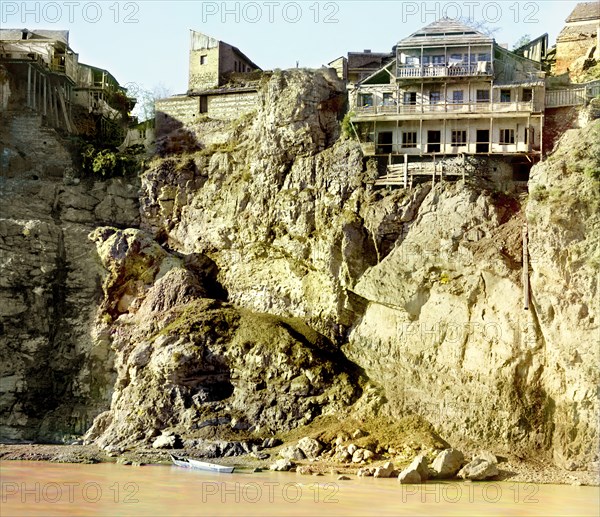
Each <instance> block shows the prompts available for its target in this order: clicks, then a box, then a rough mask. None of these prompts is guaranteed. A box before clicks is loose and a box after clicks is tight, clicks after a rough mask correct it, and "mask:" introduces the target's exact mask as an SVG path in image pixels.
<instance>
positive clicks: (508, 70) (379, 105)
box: [351, 19, 545, 163]
mask: <svg viewBox="0 0 600 517" xmlns="http://www.w3.org/2000/svg"><path fill="white" fill-rule="evenodd" d="M395 49H396V58H395V59H394V60H392V61H391V62H389V63H388V64H387V65H385V66H383V67H382V68H381V69H380V70H378V71H377V72H375V73H373V74H372V75H371V76H370V77H368V78H366V79H365V80H363V81H362V82H360V83H359V85H358V86H357V87H356V88H355V89H354V90H353V91H352V92H351V104H352V105H353V108H352V110H353V114H352V117H351V122H352V125H353V127H354V128H355V130H356V134H357V136H358V137H359V139H360V141H361V144H362V146H363V151H364V153H365V155H384V156H386V157H389V158H390V160H389V161H390V162H392V161H394V160H393V159H392V158H393V156H394V155H404V156H405V157H407V159H411V158H410V157H421V158H420V160H423V159H429V160H431V159H432V158H433V157H436V158H437V157H441V156H452V155H459V154H479V155H496V156H498V157H509V158H510V160H509V161H512V162H513V163H514V162H515V161H521V162H522V163H523V162H524V163H532V162H534V161H535V160H537V159H539V156H540V150H541V143H542V128H543V110H544V91H545V86H544V73H543V72H541V71H540V69H541V65H540V63H538V62H535V61H532V60H529V59H527V58H524V57H522V56H518V55H516V54H514V53H512V52H509V51H508V50H506V49H505V48H503V47H501V46H500V45H498V44H497V43H496V42H495V41H494V39H493V38H491V37H489V36H487V35H485V34H483V33H481V32H479V31H477V30H475V29H473V28H471V27H468V26H465V25H463V24H461V23H459V22H456V21H454V20H450V19H442V20H439V21H437V22H434V23H432V24H430V25H428V26H426V27H424V28H422V29H420V30H419V31H417V32H415V33H414V34H411V35H410V36H409V37H407V38H405V39H403V40H401V41H400V42H399V43H398V44H397V46H396V47H395ZM515 157H519V158H520V160H514V158H515ZM412 159H415V158H412Z"/></svg>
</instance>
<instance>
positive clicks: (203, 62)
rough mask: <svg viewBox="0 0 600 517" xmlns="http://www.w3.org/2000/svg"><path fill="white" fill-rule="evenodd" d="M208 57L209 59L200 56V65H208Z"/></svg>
mask: <svg viewBox="0 0 600 517" xmlns="http://www.w3.org/2000/svg"><path fill="white" fill-rule="evenodd" d="M206 57H207V56H206V55H204V56H200V64H201V65H205V64H206Z"/></svg>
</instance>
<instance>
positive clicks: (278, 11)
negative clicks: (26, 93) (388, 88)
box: [0, 0, 577, 94]
mask: <svg viewBox="0 0 600 517" xmlns="http://www.w3.org/2000/svg"><path fill="white" fill-rule="evenodd" d="M576 4H577V2H576V1H569V0H537V1H530V0H508V1H502V0H499V1H487V0H457V1H419V0H372V1H368V0H336V1H327V0H323V1H315V0H308V1H287V0H264V1H263V0H257V1H197V0H188V1H161V0H138V1H115V0H108V1H86V0H65V1H62V0H57V1H38V2H23V1H10V0H2V1H0V27H3V28H28V29H36V28H37V29H53V30H69V31H70V40H69V43H70V46H71V48H72V49H73V50H74V51H75V52H77V53H79V60H80V61H81V62H83V63H88V64H91V65H94V66H98V67H100V68H105V69H107V70H109V71H110V72H111V73H112V74H113V75H114V76H115V77H116V79H117V80H118V81H119V82H120V83H121V84H122V85H125V86H127V84H128V83H136V84H137V85H139V86H141V87H143V88H145V89H149V90H152V89H154V88H157V87H159V88H160V89H161V90H162V91H166V92H168V93H171V94H175V93H184V92H185V91H186V90H187V76H188V51H189V30H190V29H194V30H197V31H200V32H204V33H205V34H208V35H210V36H213V37H215V38H217V39H220V40H222V41H225V42H227V43H230V44H232V45H234V46H237V47H238V48H240V49H241V50H242V51H243V52H244V53H245V54H246V55H247V56H248V57H249V58H250V59H252V60H253V61H254V62H255V63H256V64H257V65H259V66H260V67H261V68H263V69H264V70H268V69H275V68H282V69H285V68H292V67H295V66H296V63H297V62H298V63H299V66H301V67H310V68H318V67H321V66H322V65H325V64H327V63H328V62H330V61H332V60H333V59H335V58H337V57H339V56H341V55H345V54H347V53H348V52H349V51H362V50H364V49H371V50H372V51H373V52H389V51H390V50H391V48H392V46H393V45H394V44H396V43H397V42H398V40H400V39H402V38H405V37H406V36H408V35H410V34H411V33H413V32H415V31H416V30H418V29H419V28H421V27H423V26H425V25H427V24H429V23H432V22H433V21H435V20H436V19H439V18H441V17H443V16H444V15H446V16H448V17H450V18H458V17H463V18H470V19H474V20H476V21H478V22H482V21H483V22H485V23H486V24H487V26H488V27H490V28H497V29H498V30H497V32H495V33H494V37H495V38H496V41H497V42H498V43H507V44H508V45H509V48H512V47H513V44H514V43H515V42H516V41H517V40H518V39H519V38H520V37H521V36H523V35H524V34H529V35H530V36H532V37H537V36H539V35H541V34H543V33H545V32H547V33H548V34H549V37H550V45H553V44H554V43H555V41H556V37H557V35H558V33H559V32H560V30H561V28H562V27H563V25H564V20H565V19H566V18H567V16H568V15H569V13H570V12H571V11H572V9H573V7H574V6H575V5H576Z"/></svg>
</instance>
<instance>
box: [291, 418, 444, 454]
mask: <svg viewBox="0 0 600 517" xmlns="http://www.w3.org/2000/svg"><path fill="white" fill-rule="evenodd" d="M356 429H361V430H362V431H366V432H367V433H368V436H364V437H362V438H358V439H353V438H349V439H348V443H354V444H356V445H357V446H358V447H365V446H367V445H373V446H375V447H376V446H378V445H379V446H380V447H393V448H395V449H397V450H399V449H402V448H404V447H406V446H409V447H412V448H419V447H422V448H433V449H442V448H446V447H449V444H448V443H447V442H446V441H445V440H444V439H443V438H441V437H440V436H439V435H438V434H437V433H436V431H435V429H434V427H433V426H432V425H431V424H430V423H429V422H427V421H426V420H424V419H422V418H421V417H419V416H417V415H408V416H405V417H403V418H400V419H392V418H389V417H383V416H377V417H373V418H367V419H364V420H357V419H353V418H345V419H343V420H340V419H339V418H337V417H335V416H332V415H327V416H319V417H317V418H315V420H313V421H312V422H311V423H310V424H308V425H307V426H304V427H299V428H297V429H294V430H292V431H290V432H288V433H283V434H281V435H280V438H281V439H282V440H283V441H284V442H290V441H295V440H299V439H301V438H304V437H305V436H309V437H311V438H315V439H317V440H320V441H321V442H324V443H329V444H331V443H333V442H334V441H335V439H336V438H337V437H338V435H340V434H346V435H348V436H351V434H352V433H353V432H354V431H355V430H356Z"/></svg>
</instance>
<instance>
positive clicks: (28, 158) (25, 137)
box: [0, 112, 71, 177]
mask: <svg viewBox="0 0 600 517" xmlns="http://www.w3.org/2000/svg"><path fill="white" fill-rule="evenodd" d="M0 157H1V159H0V175H1V176H4V177H14V176H19V175H22V174H24V173H27V174H32V175H35V176H38V177H44V176H55V177H62V175H63V173H64V170H65V168H66V167H68V166H69V165H71V156H70V153H69V151H68V150H67V149H66V148H65V146H64V144H63V142H62V141H61V140H60V138H59V136H58V133H56V131H55V130H54V129H52V128H48V127H43V126H42V116H41V115H37V114H35V113H27V112H24V113H3V114H2V115H0Z"/></svg>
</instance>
